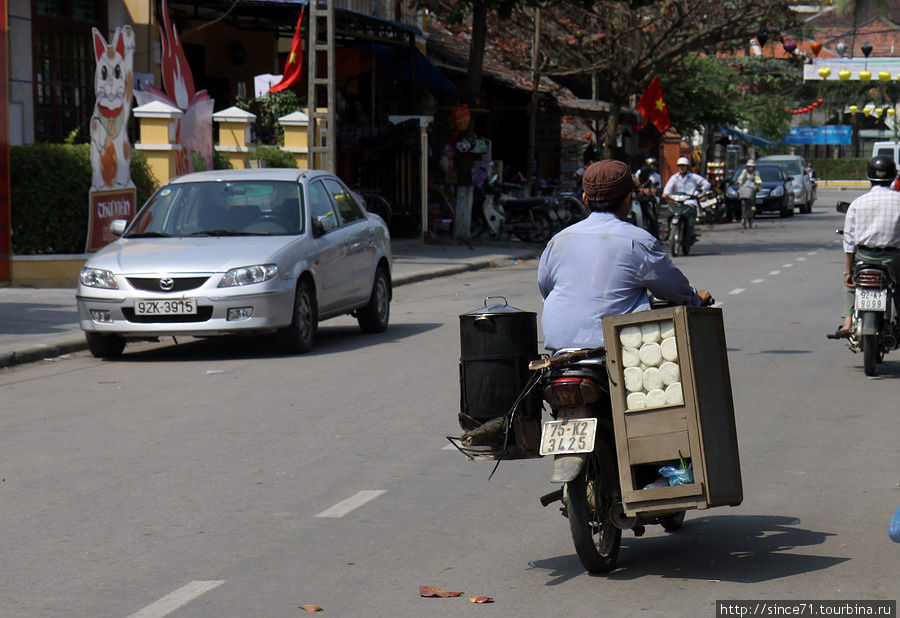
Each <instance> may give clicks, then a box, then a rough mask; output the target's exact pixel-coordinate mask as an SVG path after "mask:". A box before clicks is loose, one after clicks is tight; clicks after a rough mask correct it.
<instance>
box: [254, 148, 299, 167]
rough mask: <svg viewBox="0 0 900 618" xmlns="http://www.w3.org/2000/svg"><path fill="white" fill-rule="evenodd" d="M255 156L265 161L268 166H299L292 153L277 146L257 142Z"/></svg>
mask: <svg viewBox="0 0 900 618" xmlns="http://www.w3.org/2000/svg"><path fill="white" fill-rule="evenodd" d="M253 158H255V159H259V160H260V161H261V162H263V163H265V166H266V167H297V165H296V164H295V163H294V156H293V155H292V154H291V153H289V152H288V151H287V150H282V149H281V148H277V147H275V146H263V145H262V144H257V146H256V153H255V154H254V155H253Z"/></svg>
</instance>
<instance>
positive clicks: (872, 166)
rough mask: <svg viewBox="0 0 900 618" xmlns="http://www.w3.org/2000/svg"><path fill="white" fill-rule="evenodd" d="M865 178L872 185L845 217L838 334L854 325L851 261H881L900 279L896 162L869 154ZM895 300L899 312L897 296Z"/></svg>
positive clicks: (899, 213) (898, 196)
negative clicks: (893, 189) (894, 189)
mask: <svg viewBox="0 0 900 618" xmlns="http://www.w3.org/2000/svg"><path fill="white" fill-rule="evenodd" d="M866 178H867V179H868V180H869V182H870V183H872V188H871V189H870V190H869V191H868V192H867V193H864V194H863V195H860V196H859V197H858V198H856V199H855V200H853V201H852V202H850V207H849V208H848V209H847V214H846V215H845V217H844V273H843V275H842V279H843V282H844V289H845V294H844V296H845V302H844V311H843V313H842V314H841V316H842V317H843V318H844V323H843V325H842V326H841V327H840V328H839V329H838V330H837V332H836V333H835V335H837V336H838V337H846V336H848V335H849V334H850V329H851V328H852V326H853V323H852V322H853V319H852V316H853V307H854V304H855V297H856V294H855V290H854V287H855V286H854V284H853V263H854V261H856V260H863V261H865V262H871V263H876V264H882V265H884V266H886V267H887V268H888V269H889V270H890V271H891V272H892V273H893V276H894V280H895V281H900V193H897V192H896V191H892V190H891V184H892V183H893V182H894V179H895V178H897V165H896V164H895V163H894V160H893V159H892V158H890V157H885V156H877V157H872V158H871V159H869V162H868V164H866ZM894 301H895V303H896V304H897V310H898V311H900V298H895V299H894Z"/></svg>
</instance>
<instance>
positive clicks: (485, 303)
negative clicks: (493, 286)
mask: <svg viewBox="0 0 900 618" xmlns="http://www.w3.org/2000/svg"><path fill="white" fill-rule="evenodd" d="M492 298H502V299H503V304H504V305H506V306H507V307H509V301H507V300H506V297H505V296H485V297H484V306H485V307H487V306H488V304H487V303H488V301H489V300H490V299H492Z"/></svg>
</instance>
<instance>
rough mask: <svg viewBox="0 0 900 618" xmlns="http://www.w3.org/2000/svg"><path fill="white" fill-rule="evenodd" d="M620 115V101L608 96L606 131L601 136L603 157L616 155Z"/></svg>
mask: <svg viewBox="0 0 900 618" xmlns="http://www.w3.org/2000/svg"><path fill="white" fill-rule="evenodd" d="M621 116H622V101H620V100H618V99H617V98H616V97H610V101H609V116H608V117H607V119H606V133H605V134H604V136H603V155H602V156H603V157H605V158H607V159H612V158H613V157H615V155H616V144H617V142H618V138H619V119H620V118H621Z"/></svg>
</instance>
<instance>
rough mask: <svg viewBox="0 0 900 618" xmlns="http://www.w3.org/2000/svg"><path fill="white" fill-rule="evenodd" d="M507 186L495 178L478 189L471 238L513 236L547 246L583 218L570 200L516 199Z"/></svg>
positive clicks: (541, 197) (545, 198)
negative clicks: (559, 232)
mask: <svg viewBox="0 0 900 618" xmlns="http://www.w3.org/2000/svg"><path fill="white" fill-rule="evenodd" d="M509 189H510V186H509V185H508V183H503V184H502V185H501V183H500V182H499V180H498V177H497V176H496V175H495V176H493V177H491V179H490V180H489V181H487V182H486V183H485V184H484V186H483V187H482V188H481V189H479V191H478V194H477V199H476V202H475V204H474V208H473V212H472V236H473V237H476V236H479V235H480V234H482V233H483V232H485V231H487V233H488V235H489V236H490V237H491V238H499V237H501V236H502V235H503V234H505V233H511V234H513V235H515V236H516V237H517V238H519V239H520V240H522V241H524V242H531V243H545V242H547V241H548V240H550V237H551V236H552V235H553V234H554V233H555V232H556V231H558V230H560V229H562V228H563V227H565V226H566V225H569V224H570V223H574V222H575V220H578V218H579V217H580V216H581V209H580V208H579V207H577V206H576V205H575V204H572V203H571V201H570V200H569V199H568V198H559V199H557V198H553V197H545V196H539V197H514V196H512V195H509V194H508V193H507V192H506V190H509Z"/></svg>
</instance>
